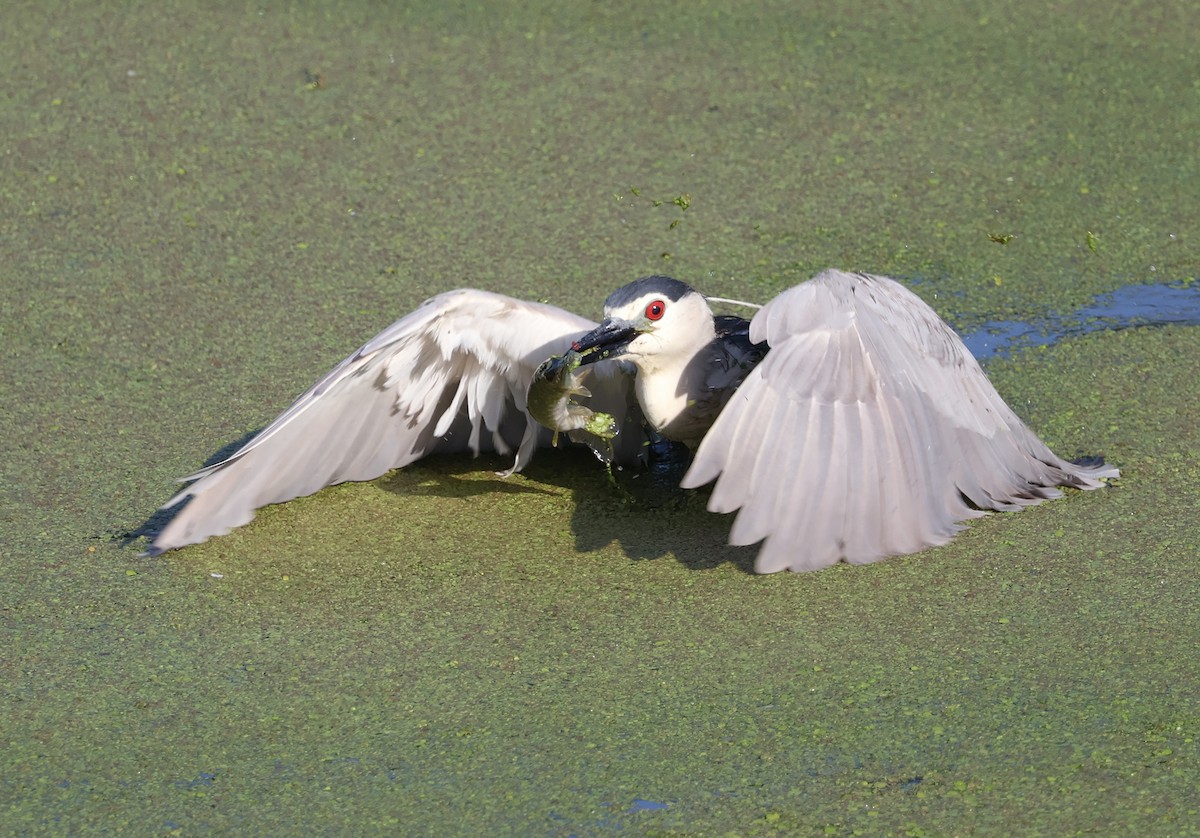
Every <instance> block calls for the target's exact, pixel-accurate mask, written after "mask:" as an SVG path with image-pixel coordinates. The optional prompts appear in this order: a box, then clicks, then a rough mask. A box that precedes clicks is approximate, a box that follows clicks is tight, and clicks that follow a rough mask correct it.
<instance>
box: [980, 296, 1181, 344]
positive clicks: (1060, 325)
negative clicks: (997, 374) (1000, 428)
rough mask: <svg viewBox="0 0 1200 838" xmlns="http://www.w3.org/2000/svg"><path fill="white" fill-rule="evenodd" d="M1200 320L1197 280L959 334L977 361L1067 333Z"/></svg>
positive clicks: (1101, 298) (1099, 298)
mask: <svg viewBox="0 0 1200 838" xmlns="http://www.w3.org/2000/svg"><path fill="white" fill-rule="evenodd" d="M1168 324H1175V325H1189V326H1194V325H1197V324H1200V283H1198V282H1186V283H1171V284H1157V285H1127V286H1125V287H1124V288H1121V289H1118V290H1116V291H1113V292H1112V293H1110V294H1101V295H1099V296H1097V297H1095V298H1094V299H1093V300H1092V302H1091V303H1090V304H1089V305H1086V306H1084V307H1083V308H1081V309H1079V310H1078V311H1075V312H1072V313H1071V314H1066V315H1050V316H1047V317H1042V318H1036V319H1030V320H994V321H990V322H988V323H985V324H984V325H983V326H981V327H980V328H978V329H975V330H974V331H971V332H968V333H966V334H964V335H963V342H964V343H965V344H966V345H967V348H968V349H970V350H971V354H972V355H974V356H975V357H976V358H978V359H979V360H980V361H986V360H989V359H991V358H996V357H1005V356H1007V355H1009V354H1011V353H1012V352H1014V351H1015V350H1018V349H1025V348H1028V347H1031V346H1048V345H1051V344H1054V343H1057V342H1058V341H1059V340H1061V339H1063V338H1066V337H1076V336H1079V335H1086V334H1091V333H1092V332H1098V331H1103V330H1105V329H1128V328H1131V327H1134V326H1165V325H1168Z"/></svg>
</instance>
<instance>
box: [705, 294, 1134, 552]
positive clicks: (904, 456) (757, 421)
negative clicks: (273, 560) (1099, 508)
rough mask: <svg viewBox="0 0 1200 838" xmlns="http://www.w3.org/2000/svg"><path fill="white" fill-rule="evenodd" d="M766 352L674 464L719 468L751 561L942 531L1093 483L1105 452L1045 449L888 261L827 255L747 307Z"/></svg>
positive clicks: (718, 494) (906, 546) (941, 538)
mask: <svg viewBox="0 0 1200 838" xmlns="http://www.w3.org/2000/svg"><path fill="white" fill-rule="evenodd" d="M750 339H751V340H752V341H754V342H759V341H766V342H767V343H768V345H769V346H770V352H769V353H768V354H767V357H766V359H765V360H764V361H763V362H762V363H761V364H760V365H759V366H758V367H756V368H755V369H754V370H753V371H752V372H751V373H750V375H749V376H747V378H746V380H745V381H744V382H743V384H742V386H741V388H740V389H739V390H738V392H737V393H736V394H735V396H734V397H733V398H732V399H730V401H729V403H728V405H727V406H726V407H725V409H724V410H723V411H722V413H721V415H720V416H719V417H718V419H717V421H716V423H715V424H714V425H713V427H712V429H711V430H710V431H709V433H708V434H707V435H706V436H705V437H704V440H703V442H702V443H701V445H700V447H699V449H698V451H697V453H696V458H695V460H694V462H693V464H692V466H691V468H690V469H689V471H688V473H687V474H686V475H685V476H684V479H683V481H682V485H683V486H684V487H688V488H690V487H695V486H701V485H703V484H705V483H708V482H710V481H712V480H714V479H715V480H716V481H717V482H716V486H715V487H714V488H713V493H712V496H711V498H710V500H709V508H710V509H712V510H713V511H717V512H729V511H733V510H735V509H736V510H739V511H738V517H737V519H736V520H735V522H734V525H733V527H732V529H731V533H730V540H731V542H732V543H734V544H753V543H756V542H758V541H760V540H762V541H763V545H762V547H761V549H760V551H759V555H758V559H757V563H756V569H757V570H759V571H760V572H773V571H776V570H781V569H784V568H789V569H791V570H797V571H799V570H814V569H817V568H821V567H825V566H828V565H830V564H833V563H835V562H837V561H839V560H843V561H848V562H853V563H866V562H872V561H876V560H877V559H881V558H883V557H884V556H888V555H894V554H898V553H910V552H915V551H917V550H920V549H923V548H925V547H930V546H934V545H937V544H943V543H945V542H946V541H948V540H949V539H950V538H951V537H952V536H953V535H954V534H955V533H956V532H957V531H959V530H961V529H962V525H961V523H960V522H961V521H963V520H966V519H968V518H973V517H976V516H978V515H982V514H984V513H983V512H982V511H981V510H1011V509H1021V508H1023V507H1025V506H1028V505H1030V504H1035V503H1039V502H1040V501H1042V500H1044V499H1046V498H1051V497H1057V496H1058V495H1059V494H1060V492H1059V491H1058V489H1057V488H1055V487H1057V486H1064V485H1065V486H1074V487H1077V488H1081V489H1092V488H1096V487H1098V486H1100V485H1103V484H1102V483H1101V480H1102V479H1103V478H1106V477H1115V476H1117V474H1118V472H1117V469H1115V468H1112V467H1111V466H1106V465H1100V466H1080V465H1076V464H1073V463H1069V462H1067V461H1065V460H1063V459H1061V458H1060V457H1058V456H1057V455H1055V454H1054V453H1053V452H1052V451H1050V449H1049V448H1047V447H1046V445H1045V444H1044V443H1042V442H1041V440H1039V439H1038V438H1037V437H1036V436H1035V435H1034V434H1033V432H1032V431H1030V430H1029V429H1028V428H1027V427H1026V426H1025V425H1024V423H1022V422H1021V420H1020V419H1019V418H1018V417H1017V416H1016V414H1014V413H1013V412H1012V410H1011V409H1010V408H1009V407H1008V405H1006V404H1005V403H1004V401H1003V399H1001V398H1000V395H999V394H998V393H997V392H996V390H995V388H994V387H992V385H991V383H990V382H989V381H988V380H987V377H986V376H985V375H984V373H983V371H982V370H981V369H980V368H979V365H978V363H977V362H976V361H975V359H974V358H973V357H972V356H971V354H970V352H969V351H968V350H967V349H966V347H965V346H964V345H963V343H962V341H961V340H960V339H959V338H958V336H957V335H956V334H955V333H954V332H953V330H951V329H950V327H949V326H947V325H946V323H945V322H944V321H942V320H941V318H939V317H938V316H937V314H936V313H935V312H934V311H933V310H932V309H931V308H929V306H927V305H926V304H925V303H924V302H923V301H922V300H921V299H920V298H919V297H917V296H916V295H915V294H913V293H912V292H911V291H908V290H907V289H906V288H904V286H902V285H900V284H899V283H897V282H895V281H894V280H890V279H887V278H885V277H875V276H869V275H866V274H847V273H843V272H841V271H826V272H825V273H823V274H821V275H819V276H817V277H816V278H814V279H813V280H811V281H809V282H806V283H803V284H802V285H798V286H796V287H795V288H792V289H790V290H788V291H785V292H784V293H783V294H780V295H779V296H778V297H776V298H775V299H774V300H772V301H771V302H770V303H768V304H767V305H766V306H765V307H764V308H763V309H762V310H761V311H760V312H759V313H758V314H757V315H756V316H755V317H754V319H753V321H751V324H750Z"/></svg>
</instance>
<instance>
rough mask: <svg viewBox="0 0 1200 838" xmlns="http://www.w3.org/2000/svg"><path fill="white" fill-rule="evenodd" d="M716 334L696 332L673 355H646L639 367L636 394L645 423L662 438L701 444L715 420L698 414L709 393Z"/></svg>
mask: <svg viewBox="0 0 1200 838" xmlns="http://www.w3.org/2000/svg"><path fill="white" fill-rule="evenodd" d="M715 337H716V331H715V330H714V329H713V328H712V325H711V324H710V325H709V328H708V329H707V330H703V329H698V330H696V335H695V339H694V340H693V341H692V342H691V343H690V344H689V345H687V346H684V347H682V348H679V349H676V350H675V351H673V352H670V353H656V354H654V355H644V356H641V357H639V358H637V359H635V360H634V364H635V365H636V366H637V370H638V374H637V382H636V391H637V398H638V402H639V403H640V404H641V406H642V413H643V415H644V416H645V417H646V421H647V422H649V423H650V425H651V426H652V427H653V428H654V429H655V430H656V431H658V432H659V433H661V434H662V435H663V436H665V437H667V438H668V439H672V440H675V441H677V442H685V443H687V444H689V445H698V444H699V442H700V440H701V439H702V438H703V436H704V433H705V432H706V431H707V430H708V428H709V426H710V425H711V424H712V421H713V418H715V417H708V416H704V415H701V414H698V413H697V411H696V409H695V408H696V405H697V402H698V401H699V400H702V399H704V397H705V394H706V390H707V379H708V374H709V368H710V367H711V366H712V363H711V359H710V357H709V356H710V355H711V349H710V346H711V344H712V342H713V340H714V338H715Z"/></svg>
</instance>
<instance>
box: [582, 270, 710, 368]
mask: <svg viewBox="0 0 1200 838" xmlns="http://www.w3.org/2000/svg"><path fill="white" fill-rule="evenodd" d="M715 335H716V332H715V330H714V328H713V313H712V309H710V308H709V307H708V301H707V300H705V299H704V296H703V295H702V294H700V292H698V291H696V290H695V289H693V288H692V287H691V286H690V285H688V284H687V283H684V282H680V281H679V280H678V279H671V277H669V276H649V277H646V278H644V279H637V280H634V281H633V282H631V283H629V284H628V285H625V286H622V287H621V288H618V289H617V290H616V291H613V292H612V294H610V295H609V297H608V299H607V300H605V301H604V320H603V322H601V323H600V325H599V326H597V327H596V328H595V329H593V330H592V331H590V332H588V333H587V334H586V335H584V336H583V337H581V338H580V339H579V340H577V341H575V344H574V349H575V351H577V352H580V353H582V354H583V363H585V364H590V363H594V362H595V361H601V360H605V359H609V358H611V359H627V360H629V361H632V362H633V363H634V364H636V365H637V366H638V367H641V368H645V367H646V366H657V365H658V364H657V363H656V361H658V360H660V359H661V360H666V359H667V358H670V357H672V356H686V357H691V356H692V355H694V354H695V353H696V352H697V351H699V350H700V349H701V348H702V347H704V346H706V345H708V343H709V342H711V341H712V339H713V337H714V336H715Z"/></svg>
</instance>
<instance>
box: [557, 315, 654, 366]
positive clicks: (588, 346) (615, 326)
mask: <svg viewBox="0 0 1200 838" xmlns="http://www.w3.org/2000/svg"><path fill="white" fill-rule="evenodd" d="M637 336H638V331H637V330H636V329H634V328H633V326H632V325H630V324H629V323H628V322H626V321H624V320H605V321H604V322H603V323H601V324H600V325H599V326H597V327H596V328H595V329H592V331H590V332H588V333H587V334H586V335H584V336H583V337H581V338H580V339H579V340H577V341H575V342H574V343H573V344H571V348H572V349H574V350H575V351H576V352H578V353H579V354H580V355H582V356H583V360H582V361H581V362H580V363H582V364H593V363H595V362H596V361H603V360H605V359H606V358H617V357H620V356H621V355H623V354H624V353H625V348H626V347H627V346H629V343H630V341H632V340H633V339H634V338H636V337H637Z"/></svg>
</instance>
